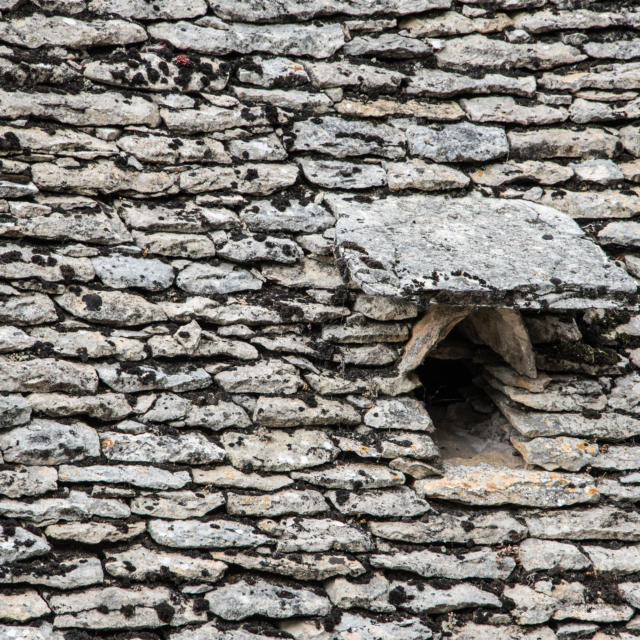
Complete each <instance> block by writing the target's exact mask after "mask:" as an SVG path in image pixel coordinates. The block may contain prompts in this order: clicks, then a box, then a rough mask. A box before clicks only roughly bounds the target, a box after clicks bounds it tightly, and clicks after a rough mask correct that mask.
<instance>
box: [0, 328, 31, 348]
mask: <svg viewBox="0 0 640 640" xmlns="http://www.w3.org/2000/svg"><path fill="white" fill-rule="evenodd" d="M34 343H35V340H34V339H33V338H31V337H30V336H28V335H27V334H26V333H25V332H24V331H22V329H18V327H9V326H5V327H0V353H10V352H12V351H22V350H23V349H29V348H30V347H32V346H33V345H34Z"/></svg>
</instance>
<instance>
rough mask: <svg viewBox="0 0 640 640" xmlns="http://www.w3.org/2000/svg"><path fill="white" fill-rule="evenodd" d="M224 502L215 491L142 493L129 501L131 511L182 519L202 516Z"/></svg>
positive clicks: (157, 516) (156, 516) (220, 495)
mask: <svg viewBox="0 0 640 640" xmlns="http://www.w3.org/2000/svg"><path fill="white" fill-rule="evenodd" d="M224 502H225V499H224V496H223V495H222V493H220V492H217V491H212V492H204V491H198V492H197V493H194V492H193V491H165V492H160V493H142V494H139V495H138V496H136V497H135V498H134V499H133V500H132V501H131V513H137V514H138V515H148V516H152V517H154V518H166V519H169V520H174V519H178V520H183V519H186V518H198V517H201V516H204V515H206V514H207V513H209V512H210V511H213V510H214V509H217V508H218V507H219V506H220V505H222V504H224Z"/></svg>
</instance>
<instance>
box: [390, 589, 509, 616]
mask: <svg viewBox="0 0 640 640" xmlns="http://www.w3.org/2000/svg"><path fill="white" fill-rule="evenodd" d="M390 593H392V594H398V596H399V598H397V600H400V602H399V603H398V607H399V608H400V609H406V610H409V611H412V612H414V613H447V612H449V611H457V610H458V609H467V608H469V607H500V606H502V603H501V602H500V599H499V598H497V597H496V596H494V595H493V593H490V592H489V591H483V590H482V589H478V587H474V586H473V585H470V584H456V585H454V586H452V587H450V588H449V589H436V588H434V587H432V586H430V585H427V584H423V583H420V585H419V586H418V585H413V584H411V583H408V582H392V583H391V592H390Z"/></svg>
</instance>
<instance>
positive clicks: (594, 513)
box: [525, 507, 640, 541]
mask: <svg viewBox="0 0 640 640" xmlns="http://www.w3.org/2000/svg"><path fill="white" fill-rule="evenodd" d="M525 521H526V524H527V527H528V528H529V533H530V535H531V536H534V537H536V538H546V539H548V540H562V539H566V540H625V541H631V540H632V541H637V540H640V530H639V529H638V523H639V522H640V518H639V517H638V516H637V514H636V513H634V512H627V511H622V510H619V509H616V508H615V507H596V508H591V509H587V510H585V511H548V512H536V513H533V514H530V515H528V516H526V517H525Z"/></svg>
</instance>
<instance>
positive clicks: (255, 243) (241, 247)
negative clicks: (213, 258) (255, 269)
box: [218, 234, 303, 264]
mask: <svg viewBox="0 0 640 640" xmlns="http://www.w3.org/2000/svg"><path fill="white" fill-rule="evenodd" d="M302 255H303V253H302V249H300V247H299V246H298V245H297V244H296V243H295V242H294V241H293V240H287V239H286V238H277V237H275V236H267V237H266V238H265V237H264V236H262V235H260V234H258V235H257V236H255V235H254V236H246V237H241V238H238V239H229V240H228V241H227V242H225V243H224V244H223V245H222V246H220V247H219V248H218V256H219V257H220V258H224V259H225V260H231V261H233V262H258V261H267V262H280V263H284V264H292V263H294V262H297V261H298V260H299V259H300V258H301V257H302Z"/></svg>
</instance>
